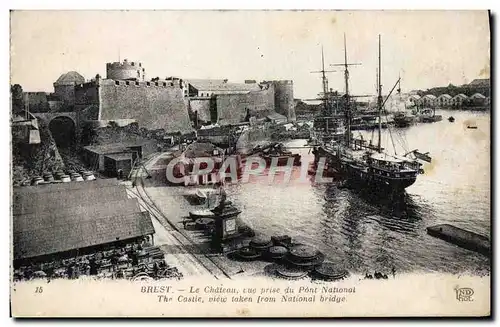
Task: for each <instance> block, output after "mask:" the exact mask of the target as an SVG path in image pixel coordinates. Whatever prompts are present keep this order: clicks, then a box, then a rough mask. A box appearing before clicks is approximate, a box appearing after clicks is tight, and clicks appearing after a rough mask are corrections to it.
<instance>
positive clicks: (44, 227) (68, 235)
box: [13, 212, 154, 259]
mask: <svg viewBox="0 0 500 327" xmlns="http://www.w3.org/2000/svg"><path fill="white" fill-rule="evenodd" d="M14 218H15V219H16V218H17V217H14ZM65 218H70V216H63V219H61V220H60V221H58V222H53V223H52V224H51V223H50V222H49V223H47V222H46V221H43V222H42V223H41V224H39V225H34V224H32V227H31V229H30V230H24V231H16V230H14V232H13V239H14V259H23V258H32V257H37V256H42V255H47V254H51V253H58V252H65V251H70V250H73V249H80V248H86V247H90V246H95V245H99V244H106V243H111V242H116V241H119V240H126V239H130V238H134V237H139V236H145V235H150V234H153V233H154V227H153V224H152V222H151V218H150V217H149V213H147V212H134V213H128V214H121V213H120V212H117V213H116V214H115V215H113V216H111V217H103V216H93V217H91V218H92V219H89V220H75V219H65ZM78 218H81V216H78Z"/></svg>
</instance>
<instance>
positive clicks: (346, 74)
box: [331, 33, 361, 146]
mask: <svg viewBox="0 0 500 327" xmlns="http://www.w3.org/2000/svg"><path fill="white" fill-rule="evenodd" d="M354 65H361V64H359V63H355V64H349V63H347V44H346V37H345V33H344V63H343V64H333V65H331V66H344V79H345V102H346V105H345V109H346V116H347V117H346V118H347V119H346V120H347V138H346V140H347V146H350V144H351V100H350V95H349V69H348V68H349V66H354Z"/></svg>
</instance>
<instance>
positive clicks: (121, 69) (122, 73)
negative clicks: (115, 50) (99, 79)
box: [106, 59, 145, 81]
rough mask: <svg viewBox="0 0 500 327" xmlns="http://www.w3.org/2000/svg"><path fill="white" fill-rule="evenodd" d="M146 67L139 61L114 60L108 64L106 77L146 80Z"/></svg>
mask: <svg viewBox="0 0 500 327" xmlns="http://www.w3.org/2000/svg"><path fill="white" fill-rule="evenodd" d="M144 75H145V69H144V68H143V67H142V63H140V62H137V61H128V60H127V59H125V60H123V62H113V63H107V64H106V78H108V79H114V80H137V81H144Z"/></svg>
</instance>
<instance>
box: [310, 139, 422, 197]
mask: <svg viewBox="0 0 500 327" xmlns="http://www.w3.org/2000/svg"><path fill="white" fill-rule="evenodd" d="M321 157H325V158H326V166H327V167H326V169H327V171H331V170H332V169H333V170H334V171H335V172H336V173H337V174H338V175H340V176H341V177H342V178H343V179H345V180H346V181H347V184H348V185H349V186H350V187H353V188H358V189H374V190H377V191H378V192H381V191H383V192H387V193H390V194H393V193H401V192H404V190H405V189H406V188H407V187H409V186H411V185H413V184H414V183H415V181H416V180H417V175H416V174H407V175H406V176H402V177H399V178H394V177H391V176H383V175H381V174H378V173H375V172H373V171H370V170H369V169H367V167H358V166H355V165H352V164H350V163H347V162H343V161H342V160H341V159H340V158H338V157H337V156H335V155H333V154H331V153H329V152H328V151H326V150H324V149H323V148H322V147H319V148H317V150H316V151H315V160H316V161H318V160H319V159H320V158H321Z"/></svg>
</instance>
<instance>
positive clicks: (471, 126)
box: [467, 125, 477, 129]
mask: <svg viewBox="0 0 500 327" xmlns="http://www.w3.org/2000/svg"><path fill="white" fill-rule="evenodd" d="M467 128H468V129H477V126H476V125H467Z"/></svg>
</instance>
